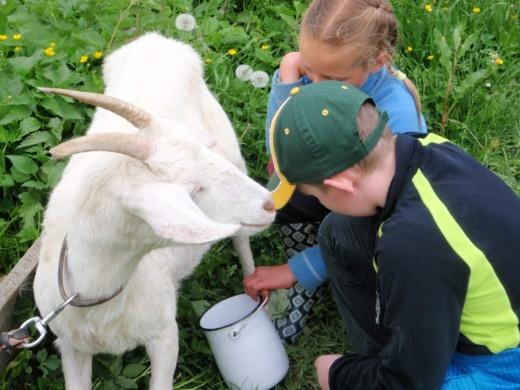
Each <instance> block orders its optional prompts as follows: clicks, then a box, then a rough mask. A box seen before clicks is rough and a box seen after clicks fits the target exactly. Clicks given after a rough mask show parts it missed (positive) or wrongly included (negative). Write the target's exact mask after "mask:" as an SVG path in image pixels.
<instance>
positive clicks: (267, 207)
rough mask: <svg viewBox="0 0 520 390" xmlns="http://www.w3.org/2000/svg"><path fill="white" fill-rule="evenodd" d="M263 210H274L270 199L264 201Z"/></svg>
mask: <svg viewBox="0 0 520 390" xmlns="http://www.w3.org/2000/svg"><path fill="white" fill-rule="evenodd" d="M264 210H265V211H274V202H273V200H272V199H269V200H268V201H267V202H265V203H264Z"/></svg>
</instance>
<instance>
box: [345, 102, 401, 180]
mask: <svg viewBox="0 0 520 390" xmlns="http://www.w3.org/2000/svg"><path fill="white" fill-rule="evenodd" d="M378 121H379V113H378V111H377V110H376V108H375V107H374V106H373V105H372V104H371V103H368V102H367V103H364V104H363V105H362V106H361V107H360V109H359V112H358V114H357V118H356V123H357V128H358V133H359V138H360V139H361V140H363V141H364V140H366V139H367V138H368V136H369V135H370V134H371V133H372V131H373V130H374V128H375V127H376V125H377V122H378ZM394 144H395V136H394V135H393V134H392V132H391V131H390V129H389V128H388V126H385V129H384V130H383V134H382V135H381V138H380V139H379V141H378V142H377V144H376V146H374V148H373V149H372V150H371V151H370V153H369V154H368V155H367V156H366V157H365V158H364V159H363V160H361V161H359V162H358V163H356V164H355V165H356V166H357V167H358V168H360V169H361V170H362V171H364V172H370V171H371V170H373V169H374V168H375V167H376V166H377V165H378V164H379V162H380V161H381V160H383V158H384V156H385V155H386V154H388V153H389V152H390V151H393V149H394Z"/></svg>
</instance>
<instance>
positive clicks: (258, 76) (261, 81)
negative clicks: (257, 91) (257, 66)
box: [250, 70, 269, 88]
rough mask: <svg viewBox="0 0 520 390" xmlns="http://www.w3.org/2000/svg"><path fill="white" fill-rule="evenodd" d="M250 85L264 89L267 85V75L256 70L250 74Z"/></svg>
mask: <svg viewBox="0 0 520 390" xmlns="http://www.w3.org/2000/svg"><path fill="white" fill-rule="evenodd" d="M250 80H251V84H253V86H254V87H256V88H264V87H265V86H267V84H269V75H268V74H267V73H266V72H264V71H263V70H256V71H254V72H253V73H251V79H250Z"/></svg>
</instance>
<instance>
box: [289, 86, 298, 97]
mask: <svg viewBox="0 0 520 390" xmlns="http://www.w3.org/2000/svg"><path fill="white" fill-rule="evenodd" d="M298 92H300V88H299V87H294V88H293V89H291V92H289V93H290V94H291V96H292V95H296V94H297V93H298Z"/></svg>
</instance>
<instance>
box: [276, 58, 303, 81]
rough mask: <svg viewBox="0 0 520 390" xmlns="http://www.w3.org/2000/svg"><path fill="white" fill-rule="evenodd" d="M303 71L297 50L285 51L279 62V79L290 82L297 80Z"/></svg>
mask: <svg viewBox="0 0 520 390" xmlns="http://www.w3.org/2000/svg"><path fill="white" fill-rule="evenodd" d="M304 74H305V71H304V69H303V65H302V62H301V58H300V52H299V51H293V52H290V53H287V54H286V55H285V56H284V57H283V58H282V62H280V73H279V77H280V81H281V82H283V83H292V82H293V81H298V80H299V79H300V78H301V77H302V76H303V75H304Z"/></svg>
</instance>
